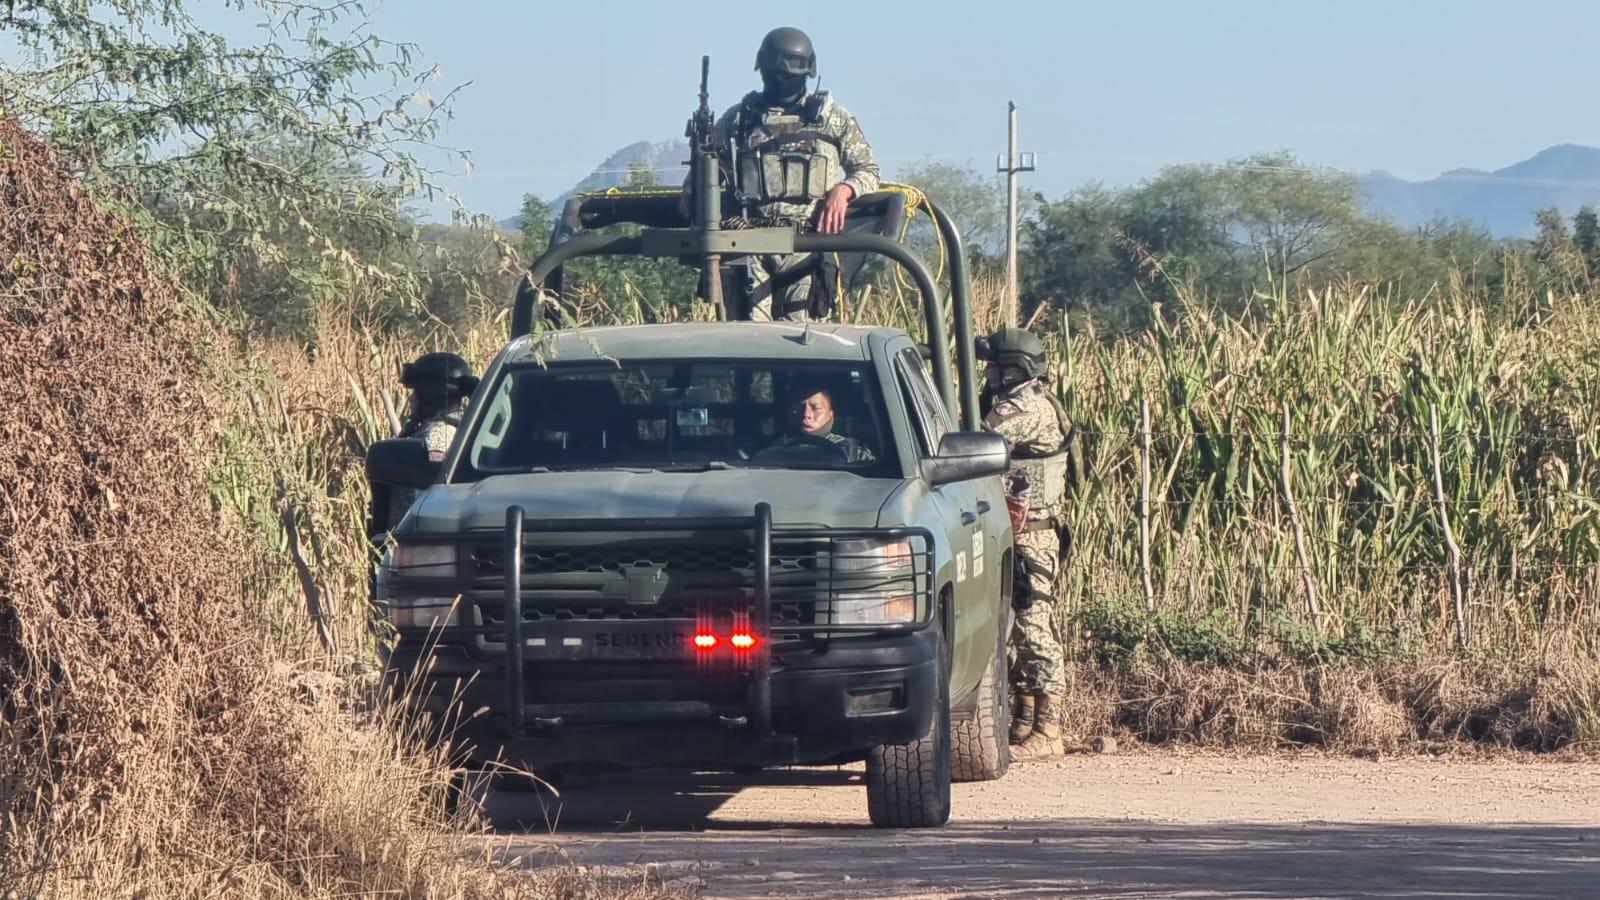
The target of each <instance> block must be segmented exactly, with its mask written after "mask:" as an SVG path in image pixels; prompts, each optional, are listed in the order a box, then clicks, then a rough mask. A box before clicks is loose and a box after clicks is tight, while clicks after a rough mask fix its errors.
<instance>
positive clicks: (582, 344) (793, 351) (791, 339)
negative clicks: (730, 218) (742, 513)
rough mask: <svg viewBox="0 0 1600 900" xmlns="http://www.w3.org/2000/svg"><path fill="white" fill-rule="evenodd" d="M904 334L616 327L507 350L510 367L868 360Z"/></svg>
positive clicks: (867, 329)
mask: <svg viewBox="0 0 1600 900" xmlns="http://www.w3.org/2000/svg"><path fill="white" fill-rule="evenodd" d="M904 334H905V332H904V331H901V330H900V329H898V328H887V327H872V326H865V325H838V324H833V323H830V322H813V323H810V324H809V325H806V324H802V323H795V322H674V323H667V324H659V325H612V326H606V327H601V328H582V329H573V330H563V331H555V332H545V333H544V334H542V335H525V336H523V337H519V338H517V339H516V340H515V341H513V342H512V344H511V346H510V347H508V348H507V351H506V356H505V361H506V363H508V364H516V363H526V362H534V361H536V360H538V359H540V358H544V359H547V360H549V361H552V362H554V361H561V362H574V361H577V362H583V361H588V360H596V359H619V360H630V359H694V358H707V359H775V360H776V359H783V360H819V359H827V360H849V361H859V360H867V359H870V358H871V357H872V353H871V348H872V346H873V345H874V344H877V345H880V346H881V345H882V343H883V342H884V341H887V340H888V339H890V338H892V337H896V336H900V335H904Z"/></svg>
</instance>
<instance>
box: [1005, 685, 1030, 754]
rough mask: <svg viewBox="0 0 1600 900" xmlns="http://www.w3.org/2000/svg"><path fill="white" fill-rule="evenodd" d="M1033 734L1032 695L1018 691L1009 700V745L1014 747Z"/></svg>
mask: <svg viewBox="0 0 1600 900" xmlns="http://www.w3.org/2000/svg"><path fill="white" fill-rule="evenodd" d="M1030 734H1033V695H1032V694H1026V693H1023V692H1021V691H1018V692H1017V694H1016V696H1014V697H1012V698H1011V734H1010V736H1009V737H1010V740H1009V743H1010V744H1012V745H1013V746H1015V745H1016V744H1020V743H1022V742H1023V741H1025V740H1027V738H1028V735H1030Z"/></svg>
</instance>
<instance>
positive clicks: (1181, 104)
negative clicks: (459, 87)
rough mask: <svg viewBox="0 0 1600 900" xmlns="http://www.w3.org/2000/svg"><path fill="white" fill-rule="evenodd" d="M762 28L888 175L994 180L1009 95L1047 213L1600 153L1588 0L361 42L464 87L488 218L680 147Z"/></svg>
mask: <svg viewBox="0 0 1600 900" xmlns="http://www.w3.org/2000/svg"><path fill="white" fill-rule="evenodd" d="M777 25H797V26H799V27H802V28H805V29H806V30H807V31H809V32H810V33H811V35H812V37H813V39H814V40H815V42H816V46H817V52H818V57H819V63H820V68H821V71H822V84H823V87H825V88H828V89H830V90H832V91H833V92H834V94H835V96H836V97H837V98H838V99H839V100H841V101H842V102H843V103H844V104H845V105H846V106H848V107H849V108H850V110H851V111H852V112H853V113H855V115H856V116H857V118H858V119H859V120H860V122H861V124H862V127H863V129H864V130H865V132H866V134H867V137H868V139H869V140H871V141H872V143H873V146H874V147H875V149H876V150H877V152H878V155H879V157H880V158H881V159H882V161H883V164H884V166H885V168H886V169H887V170H890V171H892V170H893V169H894V168H895V167H896V166H899V165H904V164H907V163H911V162H915V161H917V160H921V159H926V158H932V159H938V160H943V161H949V162H956V163H962V162H966V161H969V160H970V161H971V162H972V163H973V164H974V165H975V166H976V167H977V168H979V169H980V170H989V169H992V167H993V165H994V158H995V154H996V153H998V152H1000V151H1002V150H1003V149H1004V144H1005V109H1006V101H1007V100H1015V101H1016V102H1017V104H1018V106H1019V108H1020V110H1021V134H1022V147H1023V149H1025V150H1033V151H1036V152H1037V153H1038V155H1039V170H1038V172H1037V173H1036V174H1034V175H1033V176H1030V177H1029V180H1028V181H1026V182H1025V185H1026V186H1027V187H1028V188H1030V189H1035V190H1042V191H1044V192H1045V193H1046V194H1050V195H1054V194H1059V193H1063V192H1065V191H1068V190H1070V189H1072V188H1073V187H1076V186H1078V185H1080V184H1083V183H1085V182H1088V181H1103V182H1108V183H1112V184H1121V183H1128V182H1132V181H1137V180H1138V179H1141V178H1144V177H1147V176H1149V175H1152V174H1154V173H1155V172H1156V171H1157V170H1158V169H1159V168H1160V167H1161V166H1163V165H1168V164H1172V163H1181V162H1203V161H1221V160H1223V159H1227V158H1229V157H1235V156H1241V155H1245V154H1249V153H1253V152H1258V151H1269V150H1280V149H1286V150H1290V151H1292V152H1294V153H1295V154H1296V155H1297V156H1298V157H1299V158H1300V159H1301V160H1302V161H1303V162H1306V163H1308V164H1312V165H1318V166H1331V167H1336V168H1341V169H1348V170H1353V171H1358V172H1364V171H1368V170H1371V169H1386V170H1389V171H1391V172H1394V173H1395V174H1398V175H1401V176H1402V177H1407V178H1422V177H1431V176H1433V175H1436V174H1438V173H1439V172H1441V171H1443V170H1445V169H1451V168H1456V167H1464V166H1466V167H1476V168H1486V169H1487V168H1496V167H1499V166H1503V165H1507V164H1509V163H1512V162H1515V161H1517V160H1520V159H1523V158H1525V157H1527V156H1530V155H1532V154H1533V153H1534V152H1536V151H1537V150H1539V149H1542V148H1544V147H1546V146H1549V145H1551V144H1555V143H1562V142H1575V143H1586V144H1595V145H1600V115H1597V114H1596V112H1595V95H1596V92H1597V88H1600V77H1597V64H1596V63H1595V49H1594V42H1595V40H1596V39H1597V38H1600V4H1595V3H1592V2H1583V0H1525V2H1521V3H1506V2H1503V0H1502V2H1493V3H1491V2H1480V0H1453V2H1443V0H1412V2H1408V0H1390V2H1385V3H1378V2H1368V0H1343V2H1326V0H1324V2H1318V3H1304V2H1293V0H1280V2H1257V0H1233V2H1199V0H1191V2H1177V0H1159V2H1157V0H1144V2H1138V0H1125V2H1104V0H1102V2H1093V3H1088V2H1056V3H1045V2H1024V0H1013V2H1010V3H974V2H960V3H957V2H949V0H929V2H922V3H876V2H874V3H869V2H865V0H857V2H836V0H810V2H806V3H793V4H789V5H784V4H779V3H770V2H767V3H755V2H745V3H732V2H693V3H690V2H684V3H680V4H666V3H637V2H631V0H608V2H607V0H601V2H592V0H591V2H571V3H551V2H527V3H517V2H509V0H454V2H438V0H432V2H423V0H387V2H383V3H381V4H377V5H375V6H374V7H373V9H372V22H371V29H372V31H373V32H375V33H377V34H379V35H382V36H384V37H387V38H390V39H394V40H410V41H415V42H416V43H418V44H420V45H421V48H422V54H423V57H424V58H425V59H426V60H427V61H429V62H432V63H437V64H438V65H439V67H440V71H441V75H440V83H441V86H449V85H454V84H459V83H462V82H471V84H470V85H469V86H468V87H467V88H466V89H465V90H464V92H463V93H462V94H461V97H460V100H459V103H458V105H457V108H456V118H455V120H454V121H453V122H452V123H450V126H449V128H448V130H447V132H446V134H445V135H444V138H443V139H444V141H445V142H446V143H448V144H450V145H451V146H456V147H463V148H467V149H470V150H472V151H473V153H474V155H475V171H474V173H473V174H472V175H471V176H470V177H466V178H459V179H455V180H454V181H453V185H454V187H455V188H456V189H457V190H458V191H459V192H460V193H461V195H462V196H463V197H464V199H465V200H466V201H467V203H468V204H469V205H470V206H472V207H473V208H474V209H477V210H481V211H483V212H488V213H491V214H493V215H495V216H497V217H499V216H505V215H509V214H510V213H512V212H514V211H515V210H516V207H517V205H518V202H519V200H520V197H521V195H522V194H523V193H524V192H533V193H538V194H542V195H544V196H550V195H553V194H556V193H559V192H560V191H562V190H565V189H566V188H568V187H570V186H571V185H572V184H573V183H574V182H576V181H577V180H579V179H580V178H582V177H583V176H584V175H585V174H587V173H588V172H589V170H590V169H592V168H593V167H594V166H595V165H596V164H597V163H598V162H600V161H601V160H602V159H604V158H605V157H606V156H607V155H609V154H610V153H612V152H613V151H615V150H617V149H618V148H620V147H622V146H624V145H626V144H628V143H631V142H633V141H636V140H664V139H667V138H672V137H676V136H678V135H680V134H681V133H682V130H683V124H684V121H685V120H686V119H687V117H688V115H689V113H690V111H691V110H692V107H693V105H694V100H695V96H694V93H695V88H696V80H697V78H698V75H699V68H698V66H699V59H700V55H701V54H702V53H710V54H711V56H712V85H711V93H712V102H713V105H714V106H715V107H716V108H717V109H719V110H721V109H723V108H725V107H726V106H728V105H730V104H732V103H733V102H735V101H736V100H737V99H738V97H739V96H740V95H741V94H742V93H743V92H744V91H746V90H749V89H750V88H751V87H753V86H754V85H755V84H756V83H757V77H756V75H755V73H754V72H752V71H751V65H752V61H753V56H754V51H755V47H756V45H757V44H758V43H759V41H760V39H761V36H762V34H764V33H765V32H766V31H767V29H769V28H771V27H775V26H777Z"/></svg>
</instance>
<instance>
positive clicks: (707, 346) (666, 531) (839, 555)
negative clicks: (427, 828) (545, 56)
mask: <svg viewBox="0 0 1600 900" xmlns="http://www.w3.org/2000/svg"><path fill="white" fill-rule="evenodd" d="M819 396H820V397H822V398H824V399H825V402H826V403H827V405H828V406H829V407H830V408H831V410H832V414H833V415H832V421H831V424H830V427H829V428H828V430H827V433H826V434H825V435H818V434H817V433H816V432H807V431H806V430H804V428H803V427H802V424H801V420H802V419H803V416H804V414H803V412H801V411H800V410H801V409H802V406H803V405H804V404H805V402H806V401H807V400H808V399H810V400H811V405H812V406H813V407H815V406H816V405H818V402H819V401H817V400H816V399H814V398H817V397H819ZM369 465H370V466H371V468H372V472H373V475H374V477H377V478H380V479H384V480H389V481H391V482H394V483H407V482H409V483H412V484H415V485H421V484H423V483H424V482H431V485H430V486H428V487H427V490H426V491H425V492H424V493H423V494H422V495H421V496H420V497H419V498H418V499H417V500H416V502H415V503H414V504H413V505H412V507H411V509H410V511H409V513H408V514H407V515H406V517H405V518H404V520H403V521H402V522H401V523H400V524H399V526H398V527H397V529H396V530H395V532H394V533H393V543H392V546H391V548H390V551H389V553H388V554H387V555H386V557H385V559H384V563H383V568H382V572H381V574H380V579H379V583H380V589H379V590H380V601H381V602H383V603H384V604H386V606H387V608H388V613H389V616H390V620H391V622H392V623H393V624H394V626H395V629H396V631H397V633H398V640H397V642H396V643H395V645H394V648H393V650H392V653H391V656H390V664H391V666H392V667H393V668H394V669H395V670H397V671H399V672H403V673H407V674H408V675H409V676H410V677H411V678H412V680H413V682H414V683H413V684H412V685H411V688H410V691H409V694H410V696H411V697H413V698H414V699H415V702H417V703H418V704H420V706H421V708H423V709H425V710H427V711H428V712H429V713H430V714H431V715H432V716H433V717H434V718H435V719H437V720H444V721H449V722H451V723H452V725H453V727H454V729H455V734H456V739H457V740H458V741H464V742H466V743H467V744H468V745H470V746H471V748H472V752H473V753H474V754H476V755H478V756H480V757H482V758H499V759H504V760H508V761H510V762H513V763H518V764H522V765H527V766H530V767H533V768H534V769H535V770H549V769H551V768H560V769H575V768H580V767H588V768H592V767H596V766H612V767H647V766H648V767H658V766H681V767H693V768H728V767H740V768H744V767H752V766H775V765H791V764H834V763H842V762H850V761H856V760H861V759H865V760H866V763H867V767H866V784H867V801H868V811H869V813H870V815H871V819H872V821H873V822H874V823H876V824H879V825H885V826H895V827H912V826H931V825H940V824H943V823H944V822H945V821H946V820H947V818H948V816H949V813H950V781H951V778H952V774H954V775H955V776H957V777H964V778H972V779H977V778H995V777H999V776H1000V775H1001V774H1002V773H1003V772H1004V770H1005V767H1006V764H1007V756H1006V740H1005V731H1006V723H1005V715H1006V704H1005V671H1004V666H1005V636H1006V629H1007V624H1008V623H1007V618H1006V617H1007V613H1008V611H1009V609H1010V605H1009V602H1008V600H1007V598H1008V597H1009V596H1010V595H1009V579H1010V572H1011V564H1010V556H1011V525H1010V520H1009V518H1008V516H1007V515H1006V511H1005V502H1004V498H1003V496H1002V493H1001V486H1000V481H999V478H998V477H997V476H999V475H1000V474H1001V473H1003V472H1004V471H1005V469H1006V466H1007V452H1006V447H1005V444H1004V441H1003V440H1002V439H1001V438H1000V437H999V436H997V435H993V434H989V433H985V432H967V431H959V430H957V429H956V426H955V424H954V422H953V419H952V416H951V414H950V412H949V411H948V410H947V409H946V407H945V404H944V402H943V400H942V399H941V398H940V396H939V392H938V391H937V389H936V388H935V386H934V384H933V382H932V381H931V380H930V378H929V375H928V372H927V369H926V368H925V363H924V361H923V358H922V354H921V353H920V352H919V350H918V348H917V346H916V345H915V344H914V343H913V342H912V340H911V339H910V338H909V337H908V336H907V335H906V334H905V333H904V332H902V331H898V330H895V329H889V328H866V327H856V326H843V325H811V326H803V325H785V324H765V325H763V324H741V323H727V324H676V325H637V326H622V327H610V328H597V329H589V330H584V331H581V332H578V331H568V332H555V333H550V334H546V335H543V336H539V337H532V336H525V337H521V338H518V339H516V340H514V341H512V342H511V343H510V344H509V345H508V346H507V347H505V349H504V350H503V351H502V352H501V353H500V355H499V356H498V357H497V358H496V359H495V360H494V362H493V363H492V364H491V365H490V366H489V368H488V370H487V372H486V373H485V376H484V378H483V381H482V385H481V387H480V388H479V390H478V392H477V393H476V394H475V395H474V397H473V398H472V401H471V404H470V406H469V409H468V412H467V414H466V417H465V419H464V420H463V422H462V426H461V429H460V431H459V433H458V435H457V439H456V442H455V444H454V446H453V447H452V448H451V450H450V452H449V453H448V454H447V456H446V458H445V460H444V461H443V463H442V464H441V465H439V466H437V471H436V472H435V471H434V468H435V467H432V466H430V465H429V463H428V461H427V455H426V453H425V452H423V450H422V448H421V447H420V446H419V445H417V443H416V442H414V441H398V440H397V441H385V442H383V443H382V444H379V445H375V446H374V448H373V453H372V454H371V455H370V456H369ZM481 710H487V712H486V713H480V714H477V715H474V712H475V711H481Z"/></svg>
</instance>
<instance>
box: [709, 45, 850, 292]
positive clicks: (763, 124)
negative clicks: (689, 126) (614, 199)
mask: <svg viewBox="0 0 1600 900" xmlns="http://www.w3.org/2000/svg"><path fill="white" fill-rule="evenodd" d="M756 70H757V71H759V72H760V73H761V84H762V87H761V90H759V91H751V92H750V93H749V94H746V95H745V97H744V99H743V100H741V101H739V103H737V104H736V105H734V106H733V107H732V108H730V109H729V110H728V111H727V112H725V113H723V114H722V117H721V118H719V119H718V120H717V123H716V139H717V146H719V147H722V148H724V151H723V160H722V163H723V166H724V171H725V172H726V173H727V174H728V175H729V176H730V177H731V178H732V180H733V184H734V187H735V188H736V190H737V196H738V199H739V203H740V209H739V210H738V213H737V216H738V217H739V218H740V219H741V220H742V221H743V222H746V223H749V224H751V225H796V226H799V227H801V228H811V229H815V230H816V231H817V232H818V233H820V234H837V233H839V232H840V231H843V230H844V220H845V211H846V209H847V208H848V207H849V205H850V201H851V200H853V199H855V198H856V197H859V196H861V195H862V194H869V193H871V192H873V191H875V190H877V189H878V163H877V162H876V161H875V160H874V159H873V158H872V147H871V146H870V145H868V144H867V139H866V137H865V136H863V135H862V133H861V126H860V125H858V124H856V120H855V117H854V116H852V115H850V113H849V111H847V110H846V109H845V108H844V107H843V106H841V105H840V104H839V103H838V102H837V101H836V100H834V99H833V97H832V95H830V94H829V93H828V92H827V91H815V92H812V91H808V90H807V81H808V79H810V78H813V77H815V76H816V74H817V54H816V51H815V50H814V49H813V48H812V46H811V38H810V37H808V36H806V33H805V32H803V31H801V30H800V29H798V28H777V29H774V30H772V31H771V32H769V33H768V34H767V36H766V38H764V39H763V40H762V41H761V49H760V50H759V51H757V53H756ZM827 263H828V260H827V259H826V258H825V257H823V256H822V255H819V254H815V253H790V254H784V255H769V256H759V257H755V258H753V259H751V260H750V264H749V265H748V266H743V267H731V268H734V269H735V270H743V271H742V272H741V275H742V276H743V280H744V284H742V285H738V287H739V288H740V289H741V290H740V293H742V294H744V302H743V304H742V308H739V309H736V310H735V318H746V319H754V320H757V321H770V320H777V319H787V320H794V321H800V320H805V319H808V318H817V317H823V316H826V315H828V313H830V312H831V311H832V308H833V304H834V302H835V301H836V299H837V298H835V297H834V296H833V290H834V287H835V285H834V284H832V283H830V279H831V278H836V277H837V276H836V275H835V274H834V272H835V271H836V270H833V269H832V267H830V266H829V265H828V264H827ZM746 273H747V274H746Z"/></svg>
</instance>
